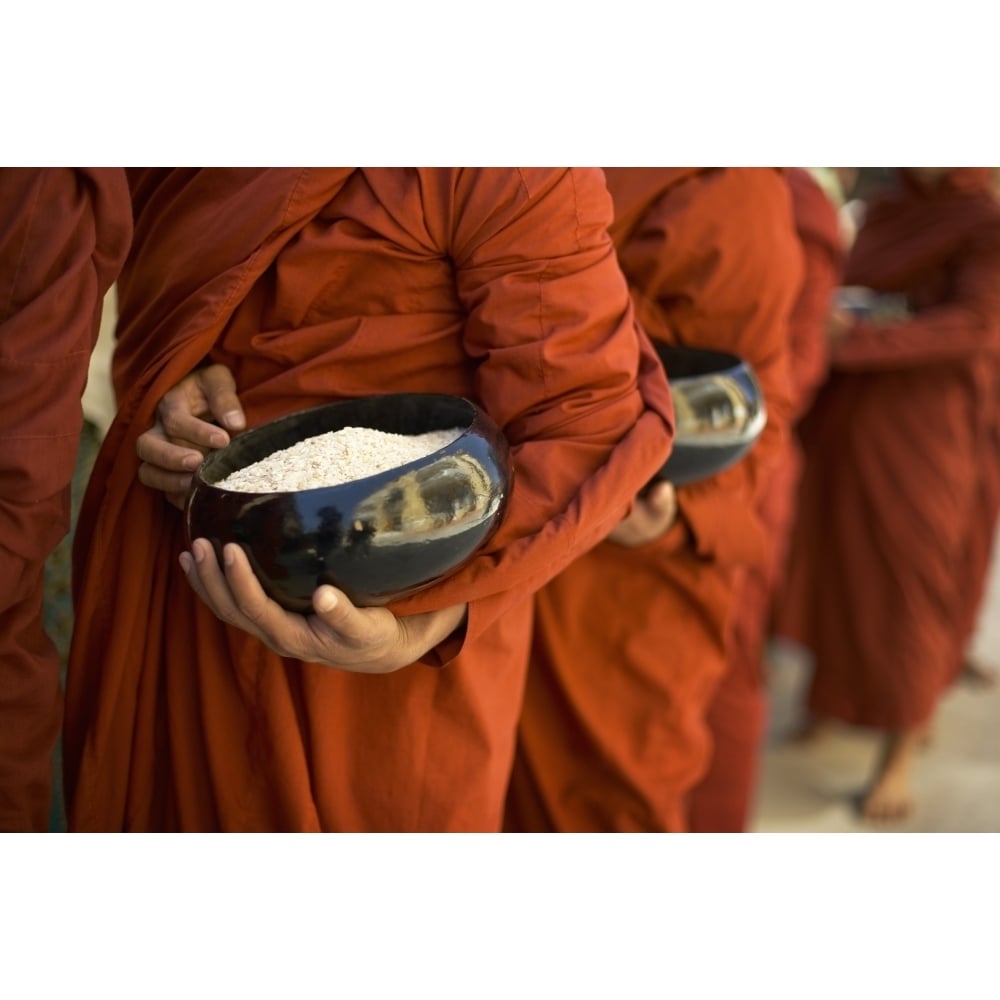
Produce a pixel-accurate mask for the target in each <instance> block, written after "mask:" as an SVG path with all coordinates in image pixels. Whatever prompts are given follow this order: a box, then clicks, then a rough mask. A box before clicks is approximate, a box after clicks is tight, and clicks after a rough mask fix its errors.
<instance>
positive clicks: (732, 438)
mask: <svg viewBox="0 0 1000 1000" xmlns="http://www.w3.org/2000/svg"><path fill="white" fill-rule="evenodd" d="M655 347H656V352H657V354H658V355H659V358H660V361H661V363H662V364H663V367H664V369H665V370H666V373H667V381H668V382H669V384H670V391H671V393H672V395H673V399H674V410H675V413H676V420H677V426H676V433H675V436H674V447H673V451H672V452H671V453H670V457H669V458H668V459H667V462H666V464H665V465H664V466H663V468H662V469H661V470H660V473H659V475H658V476H657V477H656V478H657V479H668V480H670V482H672V483H673V484H674V485H675V486H683V485H685V484H687V483H694V482H697V481H698V480H700V479H707V478H708V477H709V476H714V475H716V474H717V473H719V472H722V471H723V470H725V469H728V468H729V467H730V466H731V465H734V464H735V463H736V462H738V461H739V460H740V459H741V458H743V456H744V455H745V454H746V453H747V452H748V451H749V450H750V449H751V448H752V447H753V445H754V442H755V441H756V440H757V438H758V437H760V433H761V431H762V430H763V429H764V425H765V424H766V423H767V409H766V407H765V405H764V395H763V393H762V391H761V388H760V383H759V382H758V381H757V377H756V375H754V372H753V369H752V368H751V367H750V365H749V364H747V362H745V361H743V360H742V359H741V358H738V357H736V356H735V355H733V354H724V353H721V352H719V351H703V350H699V349H697V348H692V347H673V346H668V345H666V344H663V343H657V344H655Z"/></svg>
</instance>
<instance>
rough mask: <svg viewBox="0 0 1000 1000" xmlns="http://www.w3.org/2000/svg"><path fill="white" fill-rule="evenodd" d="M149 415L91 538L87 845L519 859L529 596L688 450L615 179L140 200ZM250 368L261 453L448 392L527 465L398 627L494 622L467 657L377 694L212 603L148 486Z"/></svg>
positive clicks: (375, 175) (371, 186) (82, 655)
mask: <svg viewBox="0 0 1000 1000" xmlns="http://www.w3.org/2000/svg"><path fill="white" fill-rule="evenodd" d="M132 181H133V194H134V202H135V212H136V235H135V246H134V251H133V253H132V255H131V257H130V259H129V261H128V263H127V265H126V268H125V270H124V272H123V275H122V278H121V281H120V284H119V293H120V294H119V301H120V315H121V319H120V325H119V330H118V335H119V349H118V351H117V354H116V358H115V364H114V377H115V383H116V387H117V391H118V393H119V395H120V410H119V414H118V417H117V419H116V421H115V423H114V425H113V426H112V428H111V430H110V432H109V434H108V437H107V441H106V444H105V447H104V448H103V450H102V451H101V453H100V455H99V457H98V460H97V464H96V467H95V470H94V473H93V477H92V479H91V481H90V488H89V490H88V492H87V495H86V497H85V501H84V506H83V510H82V513H81V518H80V529H79V530H78V532H77V535H76V539H77V545H76V553H75V555H76V569H77V571H78V572H77V576H76V585H77V586H76V597H77V601H78V607H79V613H78V618H77V621H78V625H77V631H76V636H75V640H74V644H73V648H72V652H71V659H70V665H69V685H68V692H67V721H66V730H65V733H66V742H65V756H66V771H67V799H68V807H69V817H70V824H71V828H73V829H77V830H120V829H128V830H149V829H161V830H174V829H178V830H329V831H336V830H340V831H382V830H385V831H409V830H424V831H447V830H482V831H488V830H497V829H499V826H500V820H501V811H502V804H503V794H504V789H505V787H506V782H507V777H508V772H509V769H510V765H511V761H512V758H513V752H514V741H515V735H516V725H517V711H518V706H519V704H520V698H521V692H522V688H523V683H524V674H525V671H526V668H527V645H528V641H529V636H530V614H531V603H530V600H529V598H530V595H531V593H532V591H533V590H534V589H535V588H537V587H538V586H540V585H541V584H543V583H544V582H545V581H546V580H547V579H548V578H549V577H550V576H551V575H552V574H554V573H556V572H558V571H559V569H561V568H562V567H563V566H564V565H566V564H567V563H568V562H569V561H570V560H572V559H573V558H574V557H575V556H577V555H579V554H580V553H581V552H582V551H584V550H585V549H586V548H587V547H588V546H590V545H592V544H594V543H596V542H597V541H598V539H600V538H601V537H603V536H604V535H605V534H606V533H607V532H608V531H609V530H610V528H611V527H612V526H613V525H614V524H615V523H616V522H617V521H618V519H619V518H620V517H621V516H622V515H623V513H624V511H625V510H626V509H627V507H628V505H629V503H630V502H631V499H632V497H633V495H634V492H635V491H636V490H637V489H638V488H639V487H640V486H641V484H642V483H643V482H644V481H645V480H646V478H647V477H648V476H649V475H650V474H651V473H652V471H653V470H654V469H655V468H656V467H657V466H658V464H659V463H660V462H661V461H663V459H664V457H665V456H666V454H667V453H668V451H669V446H670V441H671V433H672V431H671V425H672V419H673V413H672V408H671V403H670V399H669V390H668V388H667V385H666V381H665V379H664V377H663V374H662V370H661V369H659V367H658V365H657V364H656V359H655V357H654V356H653V354H652V352H651V350H650V349H649V345H648V344H646V343H645V342H644V341H643V340H642V339H641V338H640V336H639V334H638V328H637V326H636V323H635V320H634V315H633V310H632V307H631V303H630V300H629V297H628V290H627V286H626V283H625V280H624V278H623V276H622V274H621V271H620V269H619V267H618V263H617V260H616V258H615V256H614V250H613V246H612V244H611V240H610V237H609V235H608V231H607V227H608V225H609V224H610V222H611V200H610V197H609V196H608V193H607V190H606V188H605V186H604V181H603V177H602V175H601V173H600V171H598V170H542V169H530V170H509V169H485V170H484V169H471V170H459V169H374V170H360V169H359V170H354V171H352V170H339V171H338V170H313V169H306V170H293V169H276V170H171V171H146V172H137V173H136V174H134V175H132ZM206 359H208V360H210V361H213V362H222V363H225V364H227V365H229V366H230V367H231V368H232V369H233V371H234V373H235V376H236V382H237V386H238V389H239V393H240V397H241V399H242V401H243V404H244V406H245V408H246V411H247V416H248V420H249V423H250V425H251V426H254V425H256V424H259V423H261V422H262V421H265V420H268V419H271V418H273V417H276V416H278V415H279V414H283V413H287V412H289V411H292V410H297V409H302V408H305V407H310V406H314V405H317V404H320V403H322V402H324V401H329V400H331V399H337V398H350V397H357V396H360V395H366V394H372V393H384V392H387V391H403V392H419V391H434V392H445V393H454V394H460V395H464V396H468V397H470V398H472V399H474V400H477V401H478V402H479V403H480V404H482V405H483V406H484V407H485V408H486V410H487V411H488V412H490V413H491V414H492V416H493V417H494V419H495V420H496V421H497V422H498V424H499V425H500V426H501V427H502V429H503V430H504V432H505V434H506V436H507V438H508V440H509V441H510V443H511V445H512V451H513V455H514V461H515V471H516V481H515V485H514V488H513V492H512V496H511V500H510V505H509V508H508V514H507V517H506V519H505V521H504V524H503V526H502V528H501V529H500V531H499V532H498V533H497V535H496V536H494V538H493V539H492V540H491V542H490V544H489V547H488V549H487V550H486V551H485V552H484V553H483V554H481V555H479V556H478V557H477V558H475V559H474V560H473V561H472V562H471V563H470V564H469V565H468V566H466V567H465V568H464V569H463V570H462V571H461V572H459V573H458V574H457V575H456V576H454V577H452V578H450V579H449V580H447V581H444V582H442V583H440V584H438V585H436V586H434V587H433V588H430V589H428V590H426V591H425V592H423V593H421V594H418V595H415V596H413V597H411V598H408V599H407V600H405V601H402V602H400V603H399V604H397V605H396V606H395V607H394V610H395V611H397V612H398V613H401V614H408V613H416V612H420V611H425V610H430V609H434V608H441V607H446V606H450V605H452V604H456V603H462V602H468V604H469V615H468V627H467V630H466V632H465V635H464V639H459V638H456V637H452V638H451V639H450V640H448V641H447V642H445V643H444V644H442V646H440V647H438V648H437V649H436V650H433V651H431V654H429V655H428V656H427V657H426V660H427V663H419V664H415V665H412V666H410V667H408V668H406V669H404V670H401V671H398V672H396V673H392V674H388V675H382V676H366V675H361V674H353V673H347V672H343V671H339V670H336V669H332V668H329V667H324V666H320V665H317V664H311V663H302V662H298V661H292V660H283V659H280V658H279V657H278V656H276V655H275V654H274V653H272V652H271V651H270V650H268V649H267V648H266V647H265V646H263V645H262V644H261V643H259V642H258V641H257V640H256V639H254V638H252V637H250V636H249V635H247V634H245V633H243V632H241V631H238V630H234V629H232V628H229V627H227V626H226V625H224V624H223V623H222V622H221V621H219V620H218V619H216V618H215V616H214V615H213V614H212V613H211V612H210V611H209V610H208V608H207V607H205V606H204V605H202V604H201V602H200V601H199V600H198V598H197V597H196V596H195V595H194V593H193V592H192V591H191V589H190V587H189V586H188V584H187V583H186V581H185V578H184V574H183V572H182V571H181V570H180V567H179V566H178V554H179V553H180V552H181V551H182V550H183V549H184V548H185V542H184V537H183V530H182V518H181V515H180V514H179V513H178V512H177V511H176V510H174V509H173V508H172V507H170V506H169V505H168V504H166V503H165V502H164V499H163V497H162V496H161V495H158V494H156V493H154V492H152V491H150V490H148V489H146V488H145V487H143V486H141V485H140V484H139V483H138V481H137V480H136V467H137V460H136V458H135V441H136V438H137V437H138V435H139V434H140V433H142V432H143V431H145V430H146V429H147V428H148V427H149V426H150V425H151V424H152V422H153V416H154V408H155V406H156V403H157V401H158V400H159V399H160V398H161V397H162V396H163V394H164V393H165V392H166V391H167V390H168V389H169V388H170V387H171V386H173V385H174V384H176V383H177V382H178V381H179V380H180V379H181V378H182V377H183V376H184V375H185V374H186V373H188V372H189V371H191V370H192V369H193V368H195V367H196V366H198V365H199V364H201V363H202V362H203V361H204V360H206Z"/></svg>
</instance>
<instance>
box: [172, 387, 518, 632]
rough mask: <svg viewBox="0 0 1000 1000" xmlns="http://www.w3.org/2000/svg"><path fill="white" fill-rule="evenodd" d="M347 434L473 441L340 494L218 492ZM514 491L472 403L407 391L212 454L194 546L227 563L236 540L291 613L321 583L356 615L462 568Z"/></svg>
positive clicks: (308, 416)
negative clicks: (252, 471) (308, 443)
mask: <svg viewBox="0 0 1000 1000" xmlns="http://www.w3.org/2000/svg"><path fill="white" fill-rule="evenodd" d="M345 427H366V428H374V429H375V430H380V431H385V432H387V433H392V434H422V433H425V432H427V431H436V430H446V429H450V428H454V427H461V428H464V432H463V433H462V435H461V436H460V437H459V438H457V440H455V441H453V442H452V443H451V444H449V445H447V446H445V447H444V448H441V449H439V450H438V451H436V452H434V453H433V454H431V455H429V456H427V457H426V458H422V459H419V460H417V461H414V462H409V463H407V464H406V465H401V466H399V467H397V468H394V469H390V470H388V471H386V472H381V473H378V474H377V475H373V476H369V477H367V478H365V479H358V480H355V481H353V482H349V483H344V484H343V485H340V486H329V487H321V488H319V489H310V490H301V491H291V492H285V493H237V492H233V491H229V490H225V489H221V488H219V487H218V486H215V485H213V484H214V483H218V482H220V481H222V480H223V479H225V478H226V476H228V475H230V474H231V473H232V472H235V471H236V470H237V469H242V468H244V467H246V466H248V465H252V464H253V463H254V462H259V461H260V460H261V459H263V458H266V457H267V456H268V455H270V454H272V453H273V452H275V451H279V450H281V449H283V448H289V447H291V446H292V445H293V444H296V443H297V442H299V441H302V440H304V439H305V438H309V437H314V436H315V435H317V434H324V433H326V432H328V431H336V430H341V429H343V428H345ZM512 484H513V465H512V462H511V457H510V451H509V448H508V446H507V442H506V440H505V439H504V436H503V434H502V433H501V431H500V429H499V428H498V427H497V426H496V424H495V423H494V422H493V421H492V420H491V419H490V418H489V417H488V416H487V415H486V414H485V413H484V412H483V411H482V410H481V409H480V408H479V407H477V406H476V405H475V404H473V403H471V402H470V401H469V400H467V399H462V398H460V397H457V396H446V395H436V394H421V393H405V394H392V395H385V396H366V397H363V398H360V399H350V400H343V401H340V402H336V403H329V404H327V405H325V406H318V407H316V408H314V409H311V410H306V411H303V412H301V413H293V414H291V415H289V416H286V417H282V418H280V419H278V420H274V421H272V422H271V423H268V424H265V425H263V426H261V427H257V428H255V429H254V430H251V431H247V432H246V433H244V434H241V435H240V436H239V437H237V438H235V439H234V440H233V441H232V442H231V443H230V444H229V445H228V446H227V447H225V448H221V449H219V450H218V451H215V452H212V453H211V454H209V455H208V456H207V457H206V458H205V460H204V462H202V464H201V466H200V467H199V468H198V470H197V472H196V473H195V475H194V478H193V482H192V484H191V489H190V492H189V494H188V498H187V504H186V507H185V522H186V528H187V534H188V543H189V544H190V542H191V541H192V540H193V539H195V538H207V539H208V540H209V541H210V542H211V543H212V544H213V546H214V547H215V551H216V555H217V556H218V557H219V558H220V565H221V553H222V546H223V545H224V544H226V543H227V542H237V543H238V544H239V545H241V546H242V547H243V550H244V551H245V552H246V553H247V556H248V557H249V559H250V565H251V566H252V567H253V570H254V572H255V573H256V575H257V578H258V579H259V580H260V582H261V585H262V586H263V588H264V590H265V591H266V592H267V594H268V595H269V596H270V597H272V598H273V599H274V600H275V601H277V602H278V603H279V604H281V605H282V607H284V608H286V609H287V610H289V611H298V612H303V613H307V612H309V611H310V610H311V608H312V601H311V597H312V593H313V591H314V590H315V589H316V587H318V586H320V585H321V584H324V583H328V584H332V585H333V586H335V587H339V588H340V589H341V590H343V591H344V592H345V593H346V594H347V595H348V597H350V599H351V600H352V601H353V602H354V603H355V604H357V605H359V606H373V605H381V604H385V603H387V602H389V601H391V600H394V599H396V598H398V597H402V596H404V595H406V594H411V593H414V592H415V591H418V590H422V589H423V588H424V587H427V586H430V585H431V584H432V583H435V582H436V581H438V580H441V579H443V578H444V577H446V576H448V575H450V574H451V573H453V572H455V571H456V570H457V569H459V568H460V567H461V566H462V565H463V564H465V563H466V562H467V561H468V560H469V559H470V558H471V557H472V556H473V555H474V553H475V552H476V551H477V550H478V549H479V548H480V547H481V546H482V545H484V544H485V543H486V541H487V540H488V539H489V538H490V536H491V535H492V534H493V533H494V531H496V529H497V528H498V527H499V524H500V520H501V518H502V517H503V514H504V511H505V510H506V506H507V502H508V498H509V495H510V490H511V487H512Z"/></svg>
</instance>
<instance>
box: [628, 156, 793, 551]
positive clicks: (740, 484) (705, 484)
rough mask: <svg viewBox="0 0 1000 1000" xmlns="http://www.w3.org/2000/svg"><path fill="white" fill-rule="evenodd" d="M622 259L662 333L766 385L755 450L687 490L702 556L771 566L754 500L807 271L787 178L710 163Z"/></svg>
mask: <svg viewBox="0 0 1000 1000" xmlns="http://www.w3.org/2000/svg"><path fill="white" fill-rule="evenodd" d="M619 256H620V258H621V261H622V267H623V269H624V271H625V273H626V274H627V275H628V277H629V279H630V281H631V282H633V283H634V284H635V285H636V286H637V288H639V289H641V290H642V296H641V299H639V300H638V301H639V302H640V307H639V314H640V316H641V318H642V321H643V324H644V326H645V327H646V328H647V329H648V330H649V331H650V333H651V335H652V336H655V337H661V338H663V339H666V340H668V341H669V342H671V343H675V344H681V345H689V346H692V347H701V348H706V349H712V350H719V351H725V352H729V353H733V354H736V355H738V356H740V357H742V358H744V359H745V360H746V361H748V362H749V363H750V364H751V365H752V366H753V368H754V371H755V373H756V375H757V377H758V379H759V381H760V385H761V388H762V390H763V393H764V397H765V401H766V404H767V408H768V413H769V419H768V424H767V426H766V427H765V429H764V431H763V433H762V434H761V436H760V438H759V439H758V441H757V442H756V444H755V445H754V447H753V448H752V449H751V451H750V452H749V453H748V454H747V456H746V457H745V458H744V459H743V460H742V461H740V462H739V463H738V464H737V465H735V466H733V467H732V468H730V469H727V470H726V471H725V472H722V473H720V474H719V475H717V476H713V477H711V478H709V479H706V480H703V481H701V482H698V483H692V484H690V485H687V486H683V487H681V488H680V489H679V490H678V506H679V509H680V514H681V516H682V517H683V518H684V520H685V522H686V524H687V526H688V528H689V529H690V532H691V535H692V538H693V544H694V546H695V549H696V551H697V552H698V554H699V555H700V556H702V557H703V558H705V559H711V560H718V561H719V562H722V563H725V564H737V563H757V562H760V561H761V560H762V559H763V558H764V552H765V549H764V546H765V535H764V531H763V528H762V526H761V524H760V522H759V520H758V518H757V516H756V514H755V513H754V511H755V496H756V491H757V488H758V483H759V481H760V477H761V475H762V474H763V470H765V469H766V468H767V467H768V466H769V465H770V464H771V463H772V462H773V460H774V456H775V455H776V454H777V452H778V451H779V450H780V449H781V448H782V447H783V441H784V439H785V437H786V435H787V423H788V417H789V412H790V409H791V392H790V383H789V373H788V346H787V343H788V341H787V338H788V327H787V324H788V318H789V313H790V310H791V306H792V302H793V299H794V297H795V294H796V292H797V291H798V288H799V285H800V281H801V273H802V271H801V268H802V264H801V251H800V249H799V245H798V240H797V238H796V235H795V229H794V224H793V220H792V213H791V201H790V197H789V194H788V191H787V188H786V186H785V183H784V181H783V180H782V178H781V177H780V175H779V174H778V173H777V172H776V171H764V170H762V171H750V170H748V171H740V170H722V171H711V172H709V173H708V174H707V175H703V176H698V177H696V178H694V179H692V180H688V181H685V182H684V183H682V184H680V185H678V186H677V187H676V188H674V189H671V190H670V191H669V192H667V194H666V195H665V196H664V197H662V198H661V199H660V200H659V201H658V202H657V203H655V204H654V205H653V206H652V207H651V209H650V210H649V212H648V213H647V214H646V216H645V217H644V218H643V219H642V221H641V223H640V224H639V225H638V226H637V227H636V229H635V230H634V231H633V233H632V234H631V236H630V237H629V239H628V240H627V241H626V242H625V243H624V245H623V246H621V247H619ZM657 312H658V313H659V316H658V317H657V316H656V315H655V313H657Z"/></svg>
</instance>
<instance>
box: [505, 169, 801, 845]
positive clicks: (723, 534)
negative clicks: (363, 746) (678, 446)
mask: <svg viewBox="0 0 1000 1000" xmlns="http://www.w3.org/2000/svg"><path fill="white" fill-rule="evenodd" d="M606 175H607V177H608V185H609V189H610V190H611V193H612V197H613V198H614V200H615V227H614V229H613V234H614V236H615V243H616V246H617V247H618V253H619V258H620V260H621V263H622V269H623V270H624V271H625V274H626V276H627V277H628V279H629V282H630V286H631V288H632V291H633V297H634V299H635V301H636V303H637V310H638V312H639V315H640V318H641V321H642V322H643V325H644V327H645V329H646V330H647V331H648V332H649V333H650V334H651V335H652V336H653V337H657V338H662V339H664V340H667V341H668V342H670V343H674V344H682V345H689V346H692V347H700V348H710V349H716V350H720V351H728V352H732V353H734V354H737V355H740V356H742V357H744V358H746V359H747V360H748V361H750V362H751V364H752V365H753V366H754V368H755V369H756V371H757V374H758V376H759V378H760V382H761V385H762V387H763V390H764V394H765V397H766V400H767V403H768V406H769V409H770V414H771V419H770V420H769V421H768V425H767V427H766V429H765V431H764V433H763V434H762V436H761V438H760V440H759V442H758V443H757V445H756V447H755V448H754V449H753V450H752V451H751V452H750V453H749V455H748V456H747V458H746V459H745V460H744V461H742V462H741V463H739V464H738V465H736V466H734V467H733V468H731V469H729V470H727V471H726V472H724V473H722V474H720V475H718V476H715V477H713V478H711V479H709V480H706V481H704V482H701V483H697V484H692V485H690V486H684V487H681V488H680V489H679V490H678V501H679V506H680V511H681V518H680V520H679V521H678V523H677V524H676V525H675V526H674V527H673V528H671V529H670V531H668V532H667V534H666V535H665V536H664V537H663V538H662V539H660V540H658V541H655V542H653V543H650V544H649V545H647V546H643V547H640V548H633V549H629V548H624V547H621V546H618V545H615V544H613V543H610V542H605V543H603V544H601V545H600V546H598V547H596V548H595V549H593V550H592V551H591V552H589V553H588V554H586V555H584V556H583V557H581V558H580V559H578V560H577V561H576V562H575V563H573V565H572V566H570V567H569V568H568V569H567V570H564V571H563V572H562V573H561V574H560V575H559V576H558V577H557V578H556V579H555V580H553V581H552V582H551V583H550V584H548V585H547V586H546V587H545V588H543V589H542V591H540V593H539V594H538V596H537V600H536V620H537V624H536V632H535V640H534V647H533V657H532V663H531V668H530V671H529V675H528V685H527V690H526V695H525V704H524V708H523V711H522V717H521V725H520V732H519V745H518V756H517V761H516V764H515V769H514V773H513V779H512V782H511V789H510V792H509V795H508V810H507V819H506V826H507V828H508V829H510V830H529V831H545V830H555V831H663V830H670V831H672V830H683V829H685V827H686V826H687V821H686V809H685V801H684V800H685V797H686V795H687V793H688V791H689V790H690V788H691V787H692V785H694V783H695V782H696V781H697V780H698V779H699V777H700V776H701V775H702V774H703V773H704V771H705V768H706V767H707V765H708V761H709V756H710V752H711V738H710V734H709V731H708V728H707V725H706V719H705V715H706V712H707V710H708V707H709V705H710V704H711V701H712V697H713V694H714V692H715V689H716V687H717V686H718V684H719V681H720V680H721V678H722V676H723V674H724V672H725V669H726V630H727V622H728V619H729V616H730V606H731V602H732V597H733V593H734V587H735V585H736V577H737V574H738V572H740V571H741V569H742V568H743V567H746V566H748V565H753V564H755V563H758V562H760V561H761V560H762V559H763V558H764V551H765V546H766V534H765V530H764V525H763V524H762V523H761V520H760V517H759V514H758V512H757V506H756V504H757V497H758V488H759V484H760V482H761V481H762V477H763V476H764V475H765V474H766V470H767V468H768V466H769V465H770V463H772V462H773V461H774V458H775V456H776V455H777V454H779V453H780V450H781V448H782V447H783V445H782V441H783V437H784V435H785V433H786V420H787V412H788V384H787V382H788V378H787V369H786V361H787V322H788V314H789V311H790V309H791V306H792V302H793V300H794V296H795V293H796V291H797V289H798V287H799V283H800V281H801V259H800V258H801V254H800V250H799V246H798V241H797V239H796V236H795V230H794V225H793V220H792V215H791V204H790V198H789V194H788V189H787V187H786V185H785V182H784V181H783V179H782V177H781V174H780V173H779V172H778V171H775V170H769V169H760V170H758V169H692V170H670V169H648V170H647V169H636V170H629V169H622V170H607V171H606Z"/></svg>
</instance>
